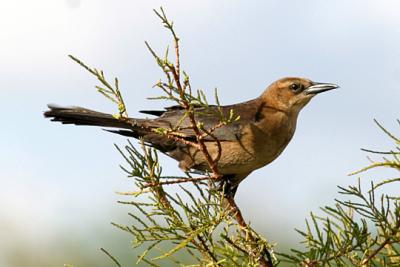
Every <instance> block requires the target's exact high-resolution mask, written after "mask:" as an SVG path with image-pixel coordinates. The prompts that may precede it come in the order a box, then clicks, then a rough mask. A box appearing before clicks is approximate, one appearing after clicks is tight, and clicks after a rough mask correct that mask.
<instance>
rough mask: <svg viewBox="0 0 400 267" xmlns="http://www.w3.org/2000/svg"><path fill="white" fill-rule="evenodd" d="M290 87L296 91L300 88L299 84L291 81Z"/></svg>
mask: <svg viewBox="0 0 400 267" xmlns="http://www.w3.org/2000/svg"><path fill="white" fill-rule="evenodd" d="M290 89H292V90H293V91H295V92H296V91H298V90H299V89H300V85H298V84H297V83H292V84H291V85H290Z"/></svg>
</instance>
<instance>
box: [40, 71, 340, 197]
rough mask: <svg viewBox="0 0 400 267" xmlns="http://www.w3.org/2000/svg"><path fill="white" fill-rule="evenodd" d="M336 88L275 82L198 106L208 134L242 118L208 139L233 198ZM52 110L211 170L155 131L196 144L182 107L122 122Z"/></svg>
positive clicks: (64, 119) (191, 149)
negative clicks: (250, 94) (229, 101)
mask: <svg viewBox="0 0 400 267" xmlns="http://www.w3.org/2000/svg"><path fill="white" fill-rule="evenodd" d="M337 88H339V86H338V85H336V84H333V83H320V82H313V81H311V80H309V79H306V78H298V77H285V78H282V79H279V80H277V81H275V82H273V83H272V84H270V85H269V86H268V87H267V88H266V89H265V90H264V91H263V93H262V94H261V95H260V96H259V97H257V98H255V99H252V100H249V101H245V102H241V103H237V104H233V105H224V106H218V105H209V106H207V107H205V106H195V107H194V114H195V115H194V116H195V120H196V122H200V123H201V124H202V125H203V127H204V128H205V129H210V128H211V127H214V126H215V125H217V124H218V123H219V122H220V120H221V113H222V114H224V115H225V116H228V114H230V113H231V112H232V111H233V112H234V114H235V115H236V116H238V118H240V119H238V120H235V121H232V122H230V123H227V124H223V125H222V126H221V127H218V128H216V129H214V131H213V133H212V136H207V137H205V138H204V144H205V146H206V147H207V150H208V152H209V155H210V156H211V157H212V158H213V159H215V158H217V157H218V156H219V160H218V162H217V168H218V172H219V173H220V174H221V175H222V178H223V180H224V181H228V182H229V184H230V186H229V190H227V191H228V192H229V194H231V195H233V196H234V195H235V193H236V191H237V188H238V186H239V183H240V182H241V181H243V180H244V179H245V178H246V177H248V176H249V174H250V173H252V172H253V171H254V170H257V169H259V168H261V167H263V166H265V165H268V164H269V163H271V162H272V161H274V160H275V159H276V158H278V156H279V155H280V154H281V153H282V152H283V150H284V149H285V148H286V147H287V145H288V144H289V142H290V140H291V139H292V137H293V135H294V133H295V130H296V124H297V119H298V115H299V113H300V111H301V110H302V109H303V108H304V107H305V106H306V105H307V104H308V103H309V102H310V100H311V99H312V98H313V97H314V96H316V95H318V94H320V93H322V92H326V91H330V90H332V89H337ZM48 108H49V110H47V111H45V112H44V116H45V117H46V118H50V119H51V120H52V121H58V122H61V123H63V124H75V125H87V126H100V127H105V128H107V129H108V130H109V131H110V132H113V133H117V134H120V135H123V136H128V137H133V138H137V139H139V138H142V139H143V140H144V142H145V143H146V144H148V145H150V146H152V147H154V148H156V149H157V150H159V151H161V152H163V153H164V154H166V155H168V156H169V157H171V158H173V159H175V160H177V161H178V163H179V167H180V168H181V169H182V170H183V171H185V172H189V171H191V170H192V171H198V172H203V173H204V172H210V171H211V170H210V166H209V164H208V161H207V159H206V157H205V155H204V153H201V151H200V150H199V149H198V148H197V147H195V146H191V145H190V144H188V142H187V143H186V142H181V141H179V140H176V139H171V138H168V137H167V136H166V135H163V134H160V133H158V132H157V130H156V129H160V128H162V129H174V132H175V133H176V134H177V135H178V136H179V138H181V139H182V140H187V141H190V142H196V140H197V139H196V134H195V132H194V131H193V128H192V127H190V126H191V124H190V121H189V119H188V118H187V117H185V116H184V114H185V112H186V111H185V109H183V108H182V107H181V106H171V107H166V108H164V110H142V111H140V112H141V113H143V114H146V115H151V116H155V118H126V119H123V120H121V119H118V118H115V116H113V115H111V114H106V113H102V112H97V111H93V110H90V109H86V108H81V107H62V106H57V105H48ZM176 125H179V127H176ZM110 128H111V129H110ZM216 139H218V142H217V141H216ZM218 143H219V144H218Z"/></svg>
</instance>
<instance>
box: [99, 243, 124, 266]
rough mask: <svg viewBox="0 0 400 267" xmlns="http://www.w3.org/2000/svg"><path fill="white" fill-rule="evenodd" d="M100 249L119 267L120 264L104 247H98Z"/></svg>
mask: <svg viewBox="0 0 400 267" xmlns="http://www.w3.org/2000/svg"><path fill="white" fill-rule="evenodd" d="M100 250H101V251H103V252H104V253H105V254H106V255H107V256H108V257H109V258H110V259H111V260H112V261H113V262H114V263H115V264H116V265H117V266H118V267H121V266H122V265H121V264H120V263H119V262H118V261H117V259H116V258H115V257H114V256H113V255H111V254H110V253H109V252H108V251H107V250H105V249H104V248H100Z"/></svg>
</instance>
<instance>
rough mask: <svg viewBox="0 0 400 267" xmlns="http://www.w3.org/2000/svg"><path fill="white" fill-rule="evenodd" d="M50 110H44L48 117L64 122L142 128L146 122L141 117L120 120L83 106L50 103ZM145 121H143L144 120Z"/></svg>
mask: <svg viewBox="0 0 400 267" xmlns="http://www.w3.org/2000/svg"><path fill="white" fill-rule="evenodd" d="M48 107H49V110H48V111H46V112H44V116H45V117H46V118H51V120H52V121H59V122H61V123H63V124H75V125H88V126H100V127H112V128H120V129H131V130H133V129H134V128H136V127H137V128H140V126H139V125H140V124H143V123H144V120H141V119H128V120H118V119H116V118H114V117H113V116H112V115H110V114H106V113H101V112H97V111H93V110H90V109H86V108H81V107H60V106H56V105H48ZM142 121H143V122H142Z"/></svg>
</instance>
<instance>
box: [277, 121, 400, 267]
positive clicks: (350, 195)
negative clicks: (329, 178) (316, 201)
mask: <svg viewBox="0 0 400 267" xmlns="http://www.w3.org/2000/svg"><path fill="white" fill-rule="evenodd" d="M376 123H377V125H378V126H379V128H381V129H382V130H383V131H384V132H385V133H386V134H387V135H388V136H389V137H391V138H392V139H393V140H394V141H395V149H394V150H391V151H387V152H378V151H372V150H367V149H364V151H367V152H370V153H374V154H384V155H386V156H390V157H384V158H383V159H382V160H381V161H378V162H375V161H372V163H371V164H370V165H369V166H367V167H366V168H363V169H361V170H360V171H357V172H354V173H352V175H354V174H358V173H361V172H364V171H366V170H369V169H371V168H377V167H388V168H391V169H393V170H395V171H400V160H399V157H398V155H399V152H400V149H399V145H400V139H399V138H397V137H395V136H394V135H393V134H391V133H390V132H388V131H387V130H386V129H385V128H384V127H383V126H382V125H381V124H379V123H378V122H376ZM399 124H400V123H399ZM398 182H399V178H391V179H387V180H384V181H383V182H379V183H378V184H374V183H373V182H371V186H370V188H369V189H368V190H367V189H364V190H363V188H362V186H361V181H360V180H359V181H358V184H357V185H356V186H349V187H347V188H345V187H340V186H339V189H340V191H339V193H340V194H342V195H343V197H345V198H346V200H339V199H336V200H335V202H336V204H335V205H334V206H326V207H324V208H322V213H323V215H320V216H317V215H315V214H313V213H311V216H310V217H311V218H310V219H309V220H307V221H306V230H305V231H300V230H297V231H298V233H300V234H301V235H302V237H303V239H304V241H303V244H304V246H305V250H303V251H299V250H292V254H281V255H280V256H282V259H283V260H284V261H287V262H290V263H293V264H297V265H302V266H400V198H399V196H398V195H388V194H385V193H381V194H380V195H379V194H378V192H377V190H378V188H380V187H381V186H383V185H388V184H392V183H398Z"/></svg>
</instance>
